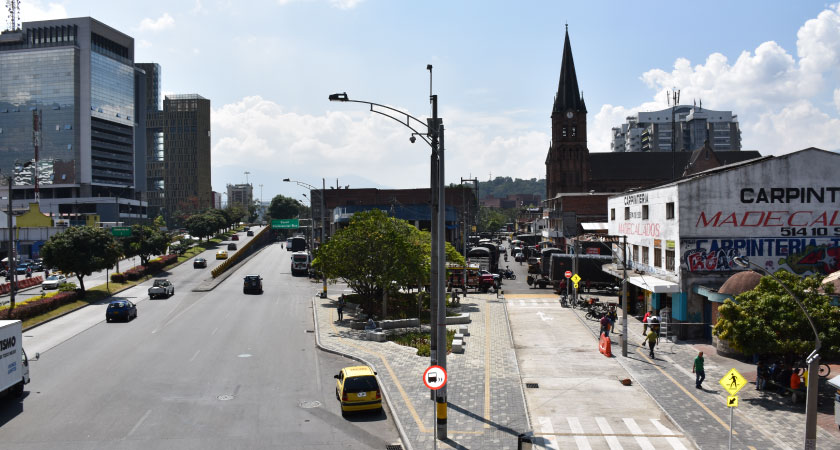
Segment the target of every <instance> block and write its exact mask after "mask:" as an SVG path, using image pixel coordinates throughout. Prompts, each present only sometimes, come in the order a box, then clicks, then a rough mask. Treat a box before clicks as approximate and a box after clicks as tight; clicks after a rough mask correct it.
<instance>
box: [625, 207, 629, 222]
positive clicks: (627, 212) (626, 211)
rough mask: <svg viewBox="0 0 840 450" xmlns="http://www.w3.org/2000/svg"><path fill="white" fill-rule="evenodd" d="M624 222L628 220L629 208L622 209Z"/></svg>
mask: <svg viewBox="0 0 840 450" xmlns="http://www.w3.org/2000/svg"><path fill="white" fill-rule="evenodd" d="M624 220H630V207H629V206H625V207H624Z"/></svg>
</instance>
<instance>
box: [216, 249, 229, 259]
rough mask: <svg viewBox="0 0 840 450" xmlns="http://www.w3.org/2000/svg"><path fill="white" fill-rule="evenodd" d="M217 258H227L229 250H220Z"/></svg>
mask: <svg viewBox="0 0 840 450" xmlns="http://www.w3.org/2000/svg"><path fill="white" fill-rule="evenodd" d="M216 259H227V252H226V251H224V250H219V251H218V252H216Z"/></svg>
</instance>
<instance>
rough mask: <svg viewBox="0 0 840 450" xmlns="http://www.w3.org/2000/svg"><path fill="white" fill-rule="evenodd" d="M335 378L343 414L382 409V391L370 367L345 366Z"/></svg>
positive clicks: (336, 392) (337, 396)
mask: <svg viewBox="0 0 840 450" xmlns="http://www.w3.org/2000/svg"><path fill="white" fill-rule="evenodd" d="M333 378H335V379H336V382H335V397H336V398H337V399H338V401H339V402H340V403H341V415H342V416H343V415H345V413H348V412H351V411H367V410H376V411H381V410H382V391H381V390H380V389H379V382H377V381H376V372H374V371H373V369H371V368H370V367H368V366H353V367H345V368H343V369H341V372H339V373H338V375H335V376H334V377H333Z"/></svg>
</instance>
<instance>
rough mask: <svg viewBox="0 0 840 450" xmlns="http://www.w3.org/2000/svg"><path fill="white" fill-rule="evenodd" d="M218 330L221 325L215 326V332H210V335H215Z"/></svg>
mask: <svg viewBox="0 0 840 450" xmlns="http://www.w3.org/2000/svg"><path fill="white" fill-rule="evenodd" d="M217 331H219V327H216V328H214V329H213V332H212V333H210V336H213V335H215V334H216V332H217Z"/></svg>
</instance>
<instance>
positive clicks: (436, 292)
mask: <svg viewBox="0 0 840 450" xmlns="http://www.w3.org/2000/svg"><path fill="white" fill-rule="evenodd" d="M426 69H427V70H428V71H429V75H430V82H429V91H430V92H429V101H430V102H431V104H432V117H431V118H429V119H426V122H425V123H424V122H423V121H422V120H420V119H417V118H416V117H413V116H411V115H410V114H407V113H405V112H403V111H400V110H397V109H395V108H391V107H390V106H385V105H382V104H379V103H373V102H369V101H364V100H351V99H350V98H349V97H348V96H347V93H346V92H342V93H338V94H331V95H330V96H329V100H330V101H336V102H349V103H363V104H366V105H368V106H369V107H370V111H371V112H373V113H376V114H381V115H383V116H385V117H388V118H390V119H392V120H395V121H397V122H399V123H401V124H402V125H403V126H405V127H406V128H408V129H410V130H411V131H412V134H411V137H409V141H411V142H412V143H413V142H415V141H416V140H417V139H416V137H420V139H422V140H423V141H425V142H426V143H427V144H429V146H430V147H431V149H432V153H431V158H430V188H431V189H430V190H431V204H432V208H431V209H432V211H431V212H432V214H431V228H432V230H431V231H432V232H431V235H432V238H431V239H432V242H431V271H430V272H431V273H430V278H431V309H432V313H431V322H432V333H431V338H432V339H431V346H430V347H431V363H432V365H439V366H441V367H442V368H443V369H444V370H446V297H445V292H446V291H445V288H444V279H445V273H446V272H445V263H446V257H445V252H444V250H445V233H446V229H445V228H444V224H445V210H446V208H445V195H444V127H443V121H442V120H441V118H439V117H438V108H437V106H438V102H437V100H438V99H437V95H434V94H432V93H431V71H432V65H431V64H429V65H427V66H426ZM418 128H420V129H421V130H425V133H423V132H419V131H418V130H417V129H418ZM465 281H466V280H465ZM432 397H433V398H434V399H435V403H436V408H435V412H436V414H435V415H436V420H435V427H436V430H437V433H436V437H437V438H438V439H446V435H447V424H446V415H447V403H446V386H444V387H442V388H441V389H438V390H436V391H434V392H433V393H432Z"/></svg>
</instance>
